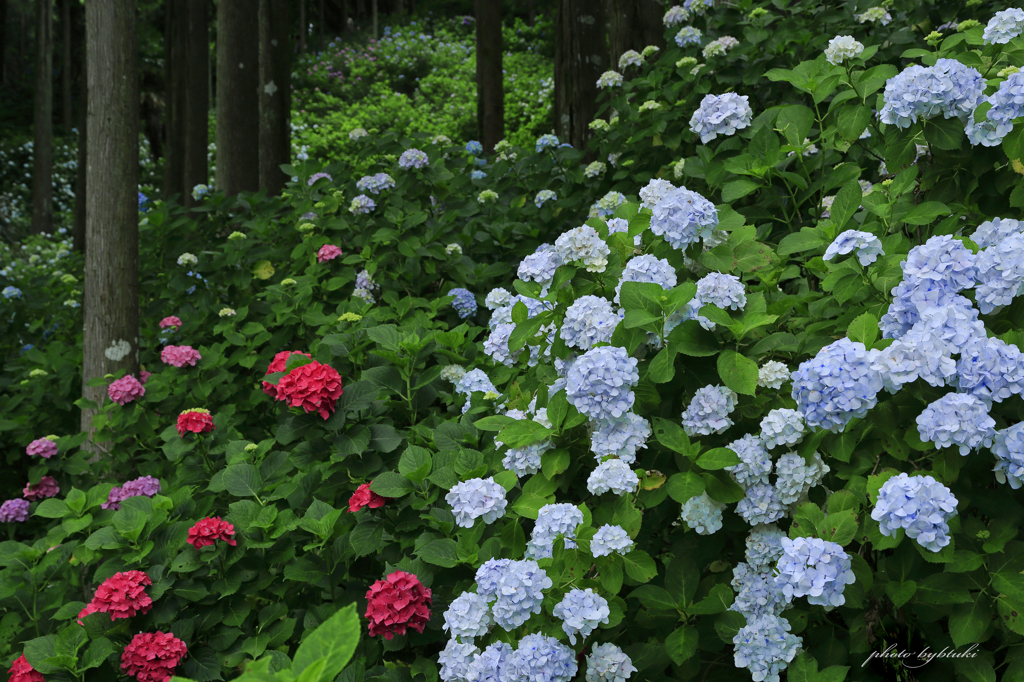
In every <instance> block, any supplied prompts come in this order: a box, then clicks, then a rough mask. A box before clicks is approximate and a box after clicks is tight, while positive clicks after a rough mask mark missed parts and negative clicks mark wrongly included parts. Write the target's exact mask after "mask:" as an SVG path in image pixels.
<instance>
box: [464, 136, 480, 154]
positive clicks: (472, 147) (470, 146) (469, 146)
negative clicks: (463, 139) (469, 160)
mask: <svg viewBox="0 0 1024 682" xmlns="http://www.w3.org/2000/svg"><path fill="white" fill-rule="evenodd" d="M466 151H467V152H469V153H470V154H472V155H473V156H479V155H481V154H483V153H484V146H483V145H482V144H480V143H479V142H477V141H476V140H470V141H469V142H467V143H466Z"/></svg>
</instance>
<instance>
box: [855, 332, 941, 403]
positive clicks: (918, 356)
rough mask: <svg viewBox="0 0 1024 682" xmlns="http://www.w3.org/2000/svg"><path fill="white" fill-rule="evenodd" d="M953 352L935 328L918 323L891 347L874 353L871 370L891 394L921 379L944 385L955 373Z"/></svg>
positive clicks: (935, 384)
mask: <svg viewBox="0 0 1024 682" xmlns="http://www.w3.org/2000/svg"><path fill="white" fill-rule="evenodd" d="M950 352H951V349H950V348H949V346H948V345H947V344H946V343H945V342H944V341H943V340H942V338H940V337H939V336H938V335H937V334H936V333H935V331H934V330H933V329H930V328H928V327H925V326H923V325H921V324H915V325H914V326H913V327H911V329H910V331H908V332H907V333H906V334H904V335H903V336H901V337H900V338H899V339H897V340H896V341H895V342H894V343H892V344H891V345H890V346H889V347H888V348H883V349H882V350H880V351H878V352H875V353H873V356H874V357H873V361H872V363H871V368H872V369H874V370H876V371H877V372H878V373H879V374H880V375H881V377H882V382H883V383H884V384H885V388H886V390H888V391H889V392H890V393H895V392H896V391H898V390H899V389H900V388H902V387H903V386H904V385H905V384H909V383H913V382H914V381H917V380H918V379H924V380H925V381H927V382H928V383H929V384H931V385H932V386H935V387H940V386H945V385H946V380H947V379H949V377H951V376H953V375H955V374H956V362H955V361H954V360H953V358H951V357H950Z"/></svg>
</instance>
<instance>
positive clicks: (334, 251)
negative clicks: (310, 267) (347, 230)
mask: <svg viewBox="0 0 1024 682" xmlns="http://www.w3.org/2000/svg"><path fill="white" fill-rule="evenodd" d="M340 255H341V249H339V248H338V247H337V246H335V245H334V244H324V245H323V246H321V247H320V251H318V252H317V254H316V262H317V263H323V262H324V261H329V260H334V259H335V258H337V257H338V256H340Z"/></svg>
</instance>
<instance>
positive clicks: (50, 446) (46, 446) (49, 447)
mask: <svg viewBox="0 0 1024 682" xmlns="http://www.w3.org/2000/svg"><path fill="white" fill-rule="evenodd" d="M25 452H27V453H28V454H30V455H39V456H40V457H42V458H43V459H50V458H51V457H53V456H54V455H56V454H57V444H56V443H54V442H53V439H52V438H51V437H50V436H47V437H46V438H36V439H35V440H34V441H32V442H31V443H29V444H28V447H27V448H25Z"/></svg>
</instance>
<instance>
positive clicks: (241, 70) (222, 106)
mask: <svg viewBox="0 0 1024 682" xmlns="http://www.w3.org/2000/svg"><path fill="white" fill-rule="evenodd" d="M253 9H255V8H254V7H252V6H251V4H250V2H249V0H220V2H218V3H217V189H219V190H222V191H223V192H224V193H225V194H227V195H228V196H231V195H235V194H238V193H239V192H250V191H251V192H255V191H256V190H257V189H259V185H260V159H259V140H260V125H259V115H258V114H257V112H258V111H259V104H260V102H259V95H258V94H257V88H258V87H259V76H260V69H259V61H260V60H259V52H260V51H259V37H258V33H259V17H258V14H259V13H258V12H255V11H252V10H253Z"/></svg>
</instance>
